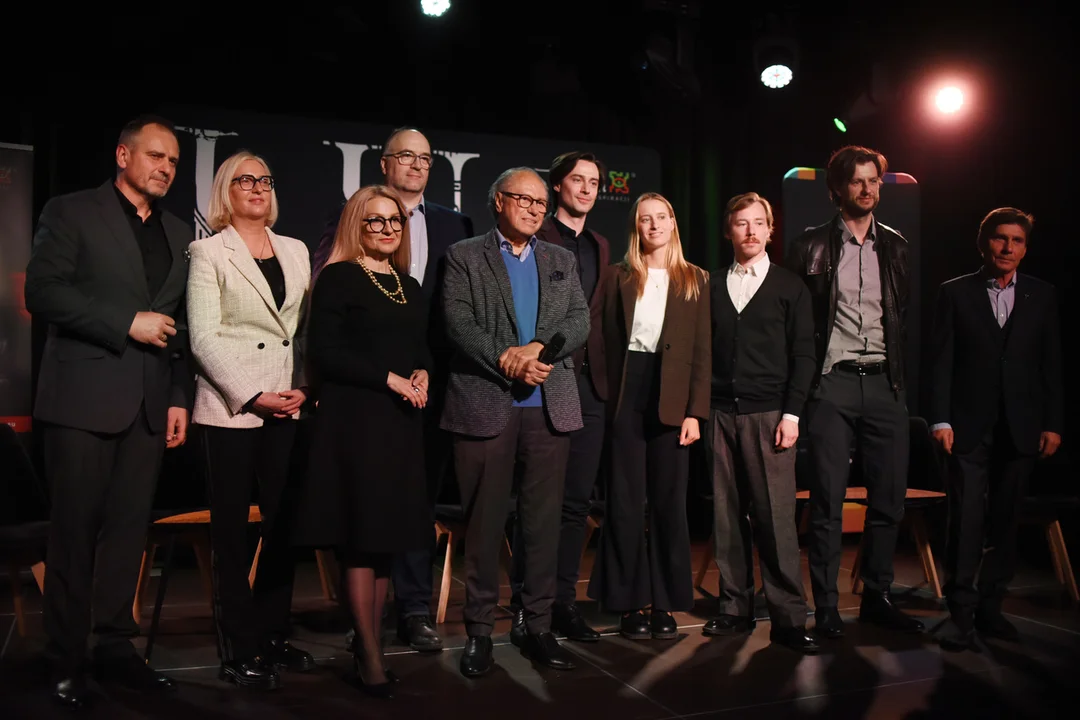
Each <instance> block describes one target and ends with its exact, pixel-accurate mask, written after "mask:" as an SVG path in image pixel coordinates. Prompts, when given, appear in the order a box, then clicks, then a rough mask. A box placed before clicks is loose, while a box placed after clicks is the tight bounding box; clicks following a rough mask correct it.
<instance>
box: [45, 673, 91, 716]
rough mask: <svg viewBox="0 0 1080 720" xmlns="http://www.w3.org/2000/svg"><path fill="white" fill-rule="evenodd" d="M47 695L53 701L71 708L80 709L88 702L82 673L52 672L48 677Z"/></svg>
mask: <svg viewBox="0 0 1080 720" xmlns="http://www.w3.org/2000/svg"><path fill="white" fill-rule="evenodd" d="M49 697H51V698H52V699H53V702H55V703H57V704H59V705H63V706H64V707H66V708H69V709H72V710H80V709H82V708H84V707H86V706H87V705H89V703H90V692H89V691H88V690H87V689H86V678H84V677H83V674H82V673H70V674H68V673H54V674H53V675H52V677H50V678H49Z"/></svg>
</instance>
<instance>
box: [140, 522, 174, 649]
mask: <svg viewBox="0 0 1080 720" xmlns="http://www.w3.org/2000/svg"><path fill="white" fill-rule="evenodd" d="M175 550H176V535H175V534H170V535H169V542H168V543H167V544H166V545H165V565H164V566H163V567H162V568H161V577H159V578H158V589H157V598H156V599H155V600H154V614H153V616H152V617H151V618H150V632H148V633H147V634H146V651H145V652H144V653H143V660H145V661H146V664H147V665H149V664H150V655H151V653H153V651H154V641H155V640H156V639H157V631H158V623H159V622H160V621H161V607H162V605H164V604H165V589H166V588H167V587H168V585H169V575H170V574H171V573H172V562H173V552H174V551H175Z"/></svg>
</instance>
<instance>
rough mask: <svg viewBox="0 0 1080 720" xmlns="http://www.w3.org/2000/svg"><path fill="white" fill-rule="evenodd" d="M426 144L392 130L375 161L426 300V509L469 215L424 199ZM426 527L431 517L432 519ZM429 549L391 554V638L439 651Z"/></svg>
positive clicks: (444, 457)
mask: <svg viewBox="0 0 1080 720" xmlns="http://www.w3.org/2000/svg"><path fill="white" fill-rule="evenodd" d="M431 163H432V156H431V145H430V144H429V143H428V140H427V138H426V137H424V135H423V133H421V132H420V131H419V130H417V129H415V128H398V129H396V130H394V131H393V132H392V133H390V137H389V138H387V140H386V143H385V144H384V145H383V155H382V160H380V164H381V167H382V172H383V182H384V183H386V184H387V185H389V186H390V187H392V188H394V190H396V191H397V192H398V193H399V194H400V195H401V198H402V200H404V201H405V206H406V207H407V208H408V209H409V238H408V240H409V243H410V248H409V249H410V254H409V257H410V268H409V274H410V275H412V277H413V278H414V279H415V280H416V281H417V282H419V283H420V288H421V290H422V291H423V294H424V298H425V299H426V300H427V302H428V303H429V308H430V309H429V312H428V317H429V331H428V344H429V346H430V348H431V353H432V357H433V360H434V367H433V368H432V372H431V373H430V379H429V383H430V384H429V386H428V407H427V410H426V411H425V413H424V418H425V420H426V425H425V427H424V458H425V461H424V462H425V465H426V467H427V478H428V495H429V498H430V500H431V505H432V513H434V510H435V502H436V500H437V499H438V497H439V491H440V489H441V488H442V484H443V480H444V478H445V476H446V473H447V471H448V470H449V468H450V457H451V453H452V448H451V441H450V436H449V434H447V433H445V432H443V431H442V430H440V429H439V416H440V415H441V414H442V402H443V396H444V395H445V394H446V377H447V372H448V366H449V362H450V354H451V352H452V350H451V348H450V346H449V343H448V342H447V340H446V331H445V328H444V325H443V313H442V311H441V309H440V307H439V303H440V292H439V289H440V287H441V285H442V277H443V272H444V270H445V266H446V264H445V257H446V251H447V249H448V248H449V247H450V246H451V245H453V244H454V243H456V242H457V241H459V240H463V239H464V238H467V237H471V236H472V235H473V224H472V220H470V219H469V217H468V216H467V215H463V214H461V213H459V212H457V211H456V210H452V209H451V208H447V207H443V206H442V205H437V204H435V203H433V202H428V201H425V200H424V190H425V189H426V188H427V183H428V177H429V175H430V171H431ZM340 216H341V213H340V211H339V212H338V213H336V215H335V216H334V217H333V218H332V219H331V221H330V223H329V224H328V226H327V228H326V230H325V231H324V232H323V235H322V238H321V239H320V240H319V247H318V248H317V249H316V250H315V253H314V256H313V267H312V282H314V279H315V278H316V277H317V276H318V273H319V271H321V270H322V267H323V265H325V264H326V260H327V258H328V257H329V256H330V250H331V249H332V248H333V245H334V235H335V234H336V233H337V225H338V219H339V218H340ZM432 526H433V527H434V515H433V516H432ZM434 538H435V533H434V530H432V547H431V548H429V549H427V550H417V551H414V552H410V553H404V554H401V555H398V556H396V557H395V559H394V567H393V570H392V580H393V583H394V604H395V605H396V607H397V617H398V637H399V638H401V641H402V642H404V643H407V644H408V645H409V647H411V648H412V649H413V650H419V651H421V652H429V651H430V652H436V651H439V650H442V638H440V637H439V634H438V633H437V632H436V631H435V626H434V624H433V623H432V620H431V595H432V572H431V568H432V554H433V553H434V550H435V547H434V542H435V541H434Z"/></svg>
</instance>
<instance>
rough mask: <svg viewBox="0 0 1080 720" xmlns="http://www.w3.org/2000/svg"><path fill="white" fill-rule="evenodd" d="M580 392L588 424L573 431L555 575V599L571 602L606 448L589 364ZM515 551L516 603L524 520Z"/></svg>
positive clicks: (517, 602)
mask: <svg viewBox="0 0 1080 720" xmlns="http://www.w3.org/2000/svg"><path fill="white" fill-rule="evenodd" d="M577 383H578V395H579V396H580V398H581V419H582V421H583V422H584V426H583V427H582V428H581V429H580V430H575V431H574V432H572V433H570V459H569V461H568V462H567V464H566V481H565V484H564V485H563V501H562V522H561V524H560V526H559V560H558V570H557V574H556V578H555V602H556V603H559V604H561V605H569V604H570V603H572V602H574V601H575V600H577V582H578V575H579V574H580V571H581V550H582V547H583V546H584V544H585V526H586V521H587V520H588V519H589V510H590V508H591V507H592V494H593V488H594V487H595V486H596V475H597V473H598V472H599V471H600V456H601V455H602V454H603V451H604V429H605V426H606V425H607V418H606V417H605V416H604V401H603V400H601V399H600V396H599V395H597V394H596V390H594V389H593V384H592V380H591V379H590V378H589V375H588V366H586V367H585V368H583V369H582V371H581V372H580V373H579V374H578V376H577ZM511 545H512V548H513V554H514V562H513V572H512V575H513V578H512V580H511V583H510V585H511V588H512V599H511V604H512V605H514V606H515V607H520V605H521V586H522V584H523V583H524V579H525V558H526V554H525V546H524V545H525V544H524V542H523V540H522V537H521V523H514V537H513V542H512V543H511Z"/></svg>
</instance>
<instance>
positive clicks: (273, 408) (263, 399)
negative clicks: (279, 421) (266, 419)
mask: <svg viewBox="0 0 1080 720" xmlns="http://www.w3.org/2000/svg"><path fill="white" fill-rule="evenodd" d="M251 409H252V410H254V411H255V412H257V413H259V414H260V415H274V416H278V417H285V416H284V415H282V413H283V412H284V411H285V398H283V397H282V393H271V392H264V393H263V394H261V395H259V397H257V398H256V399H255V402H253V403H252V404H251Z"/></svg>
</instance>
